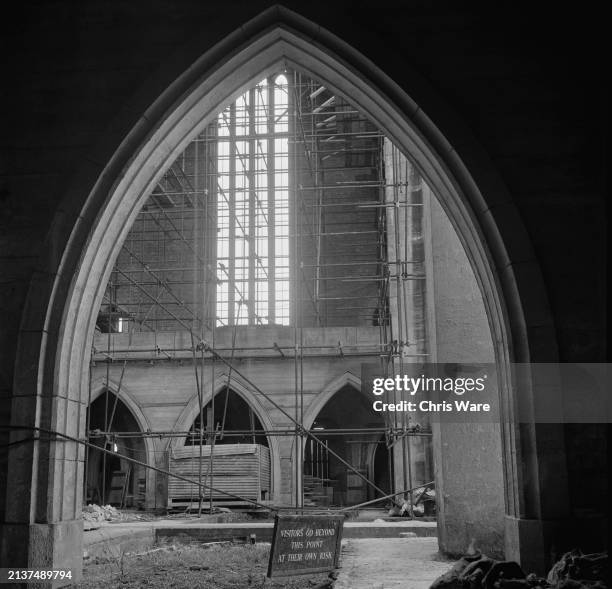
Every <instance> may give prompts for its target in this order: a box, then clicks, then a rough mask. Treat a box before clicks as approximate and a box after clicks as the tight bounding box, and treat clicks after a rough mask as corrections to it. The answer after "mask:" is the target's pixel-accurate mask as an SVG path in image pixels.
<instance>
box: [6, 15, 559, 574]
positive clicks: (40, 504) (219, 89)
mask: <svg viewBox="0 0 612 589" xmlns="http://www.w3.org/2000/svg"><path fill="white" fill-rule="evenodd" d="M201 43H206V41H205V40H198V41H196V42H195V44H193V43H192V44H189V45H186V46H185V47H184V48H183V61H182V62H181V63H182V64H183V66H179V70H180V71H176V69H177V65H176V64H177V62H176V61H173V60H169V61H168V64H167V66H165V67H166V69H163V68H162V70H160V72H158V74H157V77H156V76H153V77H152V80H151V82H150V84H149V85H147V86H146V87H145V88H143V90H142V93H141V94H140V95H139V96H137V97H135V98H134V101H133V102H132V103H130V104H128V105H126V107H125V109H124V110H123V111H122V112H121V114H120V115H118V117H117V119H116V120H115V121H113V123H112V124H110V125H109V126H108V133H107V135H105V136H104V137H103V138H102V139H101V140H100V142H99V143H98V145H97V147H96V148H95V150H94V151H93V152H92V153H90V155H89V157H88V158H87V159H86V160H85V163H84V164H83V166H82V167H81V168H79V170H78V171H77V172H76V174H75V177H74V179H73V182H72V184H71V187H70V188H69V189H68V191H67V194H66V196H65V199H64V200H63V203H62V206H61V209H60V210H59V212H58V213H57V214H56V216H55V218H54V220H53V223H52V228H51V231H50V233H49V235H48V237H47V241H46V244H47V247H46V248H45V254H44V256H43V257H42V258H41V260H40V265H39V271H37V272H35V273H34V275H33V277H32V281H31V286H30V289H29V292H28V296H27V300H26V305H25V308H24V312H23V316H22V322H21V326H20V332H19V338H18V342H17V360H16V366H15V375H16V377H15V382H14V391H13V395H14V396H13V403H12V411H11V419H12V422H13V423H20V424H23V425H27V427H47V429H49V430H53V431H58V432H64V433H65V435H71V436H72V437H74V438H78V437H79V435H80V434H81V433H82V431H83V424H84V414H85V413H84V412H85V410H86V406H85V402H84V391H86V390H87V386H88V382H87V371H86V370H85V369H84V367H86V366H87V363H88V360H89V352H90V347H89V343H90V341H91V336H92V334H93V329H94V324H95V316H96V313H97V310H98V307H99V304H100V301H101V299H102V291H103V289H104V287H105V284H106V281H107V279H108V276H109V273H110V271H111V269H112V265H113V263H114V260H115V258H116V255H117V253H118V251H119V248H120V245H121V243H122V242H123V240H124V238H125V236H126V235H127V232H128V231H129V228H130V226H131V224H132V221H133V220H134V218H135V216H136V215H137V214H138V211H139V210H140V208H141V206H142V204H143V203H144V200H145V199H146V198H147V196H148V194H149V192H150V190H151V188H152V187H153V186H154V184H155V183H156V182H157V180H158V178H159V177H160V175H161V174H162V173H163V171H164V170H165V168H166V167H167V166H168V165H169V164H170V163H171V162H172V161H173V159H174V157H175V156H176V155H178V153H180V151H181V150H182V149H183V148H184V146H185V145H186V143H187V142H188V141H189V140H190V138H191V137H193V135H194V134H196V133H197V132H198V130H199V129H201V128H203V127H204V126H205V125H206V124H207V123H208V121H209V120H210V119H211V117H212V116H214V115H215V114H216V112H217V111H218V110H219V106H220V105H221V104H222V103H223V102H224V101H227V100H228V99H230V98H231V97H233V96H235V95H237V94H238V93H239V92H240V91H241V90H242V89H243V88H244V86H245V85H247V84H249V83H250V82H251V81H253V79H256V78H257V77H259V76H261V75H262V74H264V73H266V72H268V71H270V70H272V69H274V68H277V67H279V65H283V64H285V65H289V66H291V67H296V68H298V69H300V70H302V71H305V72H307V73H311V74H314V75H315V77H317V78H319V79H321V80H322V81H323V82H325V83H327V84H329V85H330V87H331V88H333V89H334V90H335V91H337V92H338V93H340V94H341V95H343V96H350V97H351V100H352V102H353V103H355V104H356V106H358V107H359V108H360V109H362V110H363V111H364V112H366V113H367V114H368V115H369V116H370V117H371V118H372V119H373V120H374V121H375V122H376V123H377V124H378V125H379V126H380V127H381V128H382V129H384V130H385V132H386V133H388V134H389V136H390V138H392V139H393V141H394V142H396V144H397V145H399V146H400V147H401V149H402V150H403V151H405V152H407V153H408V152H410V153H411V154H415V160H416V163H417V165H418V166H419V168H420V170H421V172H422V173H423V175H424V177H425V178H426V179H427V181H428V183H429V184H430V185H431V186H432V188H433V189H434V190H435V191H436V194H437V195H438V196H439V198H440V201H441V202H442V204H443V206H444V208H445V209H446V211H447V213H448V215H449V217H450V218H451V219H452V220H453V222H454V224H455V228H456V229H457V232H458V234H459V236H460V238H461V241H462V243H463V245H464V247H465V249H466V252H467V254H468V257H469V259H470V262H471V264H472V265H473V267H474V269H475V274H476V277H477V281H478V284H479V286H480V288H481V290H482V291H483V293H485V296H484V300H485V301H486V305H487V314H488V319H489V323H490V325H491V330H492V332H493V334H494V342H495V344H496V354H497V359H498V362H500V363H504V364H505V363H507V362H509V361H510V360H512V359H514V360H516V361H522V362H527V361H537V358H538V356H537V354H538V350H546V353H552V354H554V350H555V349H556V345H555V339H554V331H553V329H552V321H551V319H550V313H549V310H548V302H547V299H546V294H545V289H544V288H543V281H542V279H541V275H540V273H539V268H538V266H537V264H536V262H535V258H534V256H533V253H532V250H531V246H530V245H529V239H528V237H527V234H526V231H525V229H524V227H523V225H522V223H521V221H520V218H519V216H518V214H517V213H516V210H515V208H514V206H513V205H512V204H511V202H510V199H509V198H508V196H507V192H506V189H505V187H504V186H503V183H502V182H501V181H500V180H499V178H498V177H497V175H496V173H495V172H494V170H493V169H492V166H491V164H490V162H489V161H488V159H487V158H486V156H484V155H483V153H482V150H480V148H479V147H478V145H477V143H476V142H475V141H473V140H472V139H470V137H471V136H470V134H469V133H468V132H466V131H465V128H464V127H463V126H462V125H461V124H460V123H459V122H458V121H457V120H456V119H454V118H453V116H452V113H451V112H450V110H449V109H447V108H446V107H444V106H443V105H441V103H440V101H439V100H438V99H437V98H436V96H435V94H434V93H433V92H431V91H430V90H429V88H428V87H427V86H426V85H425V84H424V83H423V82H422V80H420V78H419V77H418V76H417V75H416V73H415V75H414V76H413V80H414V86H415V88H417V89H418V91H419V93H420V104H417V103H416V102H415V101H414V100H413V99H411V98H409V96H408V92H407V89H405V88H401V87H399V86H398V85H397V84H395V83H394V82H393V81H392V80H391V79H390V78H389V77H388V76H386V74H384V72H383V71H382V70H381V69H380V68H379V67H377V66H376V65H375V64H373V63H372V62H370V61H369V60H367V59H366V58H364V57H363V56H362V55H360V54H359V52H358V51H356V50H355V49H353V48H351V47H349V46H348V45H346V44H345V43H343V42H342V41H341V40H339V39H338V38H337V37H335V36H334V35H333V34H331V33H330V32H329V31H326V30H324V29H322V28H321V27H318V26H317V25H315V24H313V23H311V22H310V21H307V20H306V19H304V18H302V17H300V16H299V15H297V14H295V13H293V12H291V11H289V10H286V9H284V8H281V7H278V6H275V7H272V8H270V9H268V10H266V11H265V12H263V13H262V14H261V15H259V16H258V17H256V18H255V19H253V20H251V21H250V22H249V23H247V24H245V25H244V26H242V27H240V28H239V29H237V30H236V31H235V32H234V33H232V34H230V35H228V36H227V37H226V38H225V39H224V40H223V41H221V42H220V43H219V44H218V45H216V46H215V47H213V48H210V47H203V48H202V46H201V45H200V44H201ZM202 49H204V50H202ZM198 56H201V57H198ZM186 62H189V63H191V65H190V66H189V67H187V68H186V69H185V67H184V65H185V63H186ZM168 79H171V80H174V82H173V83H172V84H170V85H169V86H168V82H167V80H168ZM159 88H164V89H163V91H161V92H160V90H159ZM421 104H426V106H427V107H426V108H423V107H421ZM134 113H136V114H134ZM434 120H435V121H436V122H434ZM530 327H537V328H538V329H537V330H536V329H532V330H531V331H530V330H529V328H530ZM551 350H552V352H550V351H551ZM32 367H34V369H32ZM502 394H504V395H506V399H507V401H506V402H507V406H508V408H510V410H511V408H512V398H511V396H512V389H511V383H510V381H509V380H508V381H507V382H505V383H504V384H503V386H502ZM517 436H518V434H516V433H512V432H511V433H510V434H509V437H508V440H507V444H508V449H507V458H508V460H507V461H505V462H507V465H506V469H507V478H508V480H510V481H513V485H514V488H513V490H511V492H512V493H513V494H514V495H515V496H513V497H512V498H511V499H510V504H511V508H510V513H514V514H516V515H517V516H518V515H520V504H521V500H520V495H521V493H522V492H523V491H522V490H521V488H522V484H521V482H520V481H519V477H518V476H517V475H516V472H517V471H519V470H520V466H519V465H520V461H521V452H520V443H519V442H520V441H519V440H518V437H517ZM82 460H83V457H82V455H81V454H80V453H79V452H78V451H77V450H76V449H74V448H71V447H70V445H68V444H52V445H51V448H48V449H47V448H43V447H42V446H40V447H39V446H38V445H36V444H33V445H28V446H27V447H26V446H23V445H22V446H19V447H17V448H15V449H14V450H13V451H11V453H10V455H9V480H18V481H21V487H22V490H23V492H22V493H20V494H19V496H17V494H13V493H10V492H9V493H8V498H7V513H8V514H10V517H11V522H9V524H7V526H5V530H4V533H3V536H4V548H3V550H5V549H6V546H7V544H6V542H7V538H9V537H10V536H11V534H13V535H14V534H17V535H18V536H19V537H20V538H23V541H22V542H21V544H20V543H19V542H14V543H13V545H12V546H11V547H10V548H11V549H12V550H13V551H15V550H16V551H17V552H16V553H15V554H28V551H29V549H28V548H27V547H28V546H30V545H31V543H33V542H34V543H35V540H34V539H33V538H34V536H35V535H36V534H43V535H44V534H46V533H47V531H45V530H46V528H45V529H43V527H44V525H56V524H57V525H58V526H59V525H60V524H61V525H64V524H65V526H64V527H65V528H66V530H64V531H65V533H67V534H69V535H71V537H74V538H75V540H74V554H73V553H72V552H70V551H68V552H69V553H70V554H68V555H67V556H66V557H65V558H68V559H70V558H72V559H77V560H78V559H79V558H80V556H78V558H77V555H78V548H77V547H78V543H79V542H80V540H79V533H78V524H79V522H78V520H77V519H76V518H77V517H78V515H77V514H78V513H79V512H80V505H81V485H80V484H79V477H82ZM79 469H80V470H79ZM60 489H62V490H63V491H64V492H62V493H60V492H58V491H59V490H60ZM34 524H36V525H37V526H39V527H40V526H43V527H40V530H39V528H36V530H37V531H35V530H34V529H32V530H30V531H26V532H24V531H23V530H24V526H26V527H27V526H33V525H34ZM11 526H12V527H11ZM60 527H61V526H60ZM13 528H14V529H13ZM50 533H51V532H50ZM53 533H55V532H53ZM58 533H60V532H58ZM62 533H63V532H62ZM24 534H25V535H24ZM31 534H33V535H32V536H31ZM32 545H33V544H32ZM46 545H47V546H48V547H52V546H53V545H54V544H53V541H50V542H48V543H47V544H46ZM71 545H72V544H71ZM50 549H52V548H50ZM43 552H44V550H43V551H42V552H41V553H38V552H37V553H36V554H31V555H30V556H28V559H29V560H28V566H35V565H36V564H37V563H39V562H40V563H44V564H47V561H48V558H55V557H50V556H49V554H46V553H45V554H43ZM11 554H12V553H11ZM16 558H17V557H16ZM18 560H19V562H21V561H22V557H21V556H19V559H18ZM16 562H17V560H16ZM75 566H76V565H75Z"/></svg>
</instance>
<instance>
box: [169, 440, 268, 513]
mask: <svg viewBox="0 0 612 589" xmlns="http://www.w3.org/2000/svg"><path fill="white" fill-rule="evenodd" d="M210 452H211V446H203V447H202V483H204V484H207V485H210V484H211V479H210V476H208V477H207V476H206V475H207V473H208V471H209V468H210ZM199 462H200V447H199V446H183V447H181V448H178V449H175V450H174V451H172V452H171V454H170V461H169V470H170V472H172V473H176V474H178V475H181V476H184V477H187V478H189V479H192V480H194V481H197V480H198V476H199ZM212 474H213V480H212V486H213V487H215V489H217V490H219V491H225V492H227V493H232V494H233V495H238V496H239V497H244V498H246V499H252V500H254V501H261V500H262V499H263V498H269V494H270V450H269V449H268V448H267V447H266V446H262V445H260V444H219V445H217V446H215V447H214V451H213V461H212ZM203 492H204V496H205V497H206V498H207V499H208V498H209V497H210V490H209V489H204V491H203ZM212 497H213V501H214V502H217V503H218V504H220V503H221V502H223V504H225V505H227V504H229V503H232V502H235V503H236V504H248V502H246V501H240V500H239V499H233V498H231V497H228V496H227V495H224V494H223V493H219V492H218V491H213V494H212ZM197 500H198V486H197V485H194V484H192V483H188V482H186V481H183V480H180V479H176V478H174V477H168V507H176V506H179V505H185V503H189V502H191V501H195V502H197Z"/></svg>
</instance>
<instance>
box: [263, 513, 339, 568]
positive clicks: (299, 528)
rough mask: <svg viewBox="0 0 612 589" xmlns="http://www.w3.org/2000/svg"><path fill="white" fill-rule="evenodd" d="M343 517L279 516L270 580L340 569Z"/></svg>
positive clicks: (276, 520)
mask: <svg viewBox="0 0 612 589" xmlns="http://www.w3.org/2000/svg"><path fill="white" fill-rule="evenodd" d="M343 525H344V516H342V515H277V516H276V518H275V520H274V535H273V536H272V548H271V550H270V560H269V562H268V577H287V576H290V575H306V574H314V573H324V572H327V571H332V570H334V569H335V568H337V567H338V562H339V559H340V543H341V541H342V528H343Z"/></svg>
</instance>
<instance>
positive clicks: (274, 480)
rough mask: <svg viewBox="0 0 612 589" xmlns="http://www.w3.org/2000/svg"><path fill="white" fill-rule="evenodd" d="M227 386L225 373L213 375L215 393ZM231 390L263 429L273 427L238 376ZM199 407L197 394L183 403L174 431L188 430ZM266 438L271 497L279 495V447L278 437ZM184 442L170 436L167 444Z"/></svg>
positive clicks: (206, 397)
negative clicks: (244, 402)
mask: <svg viewBox="0 0 612 589" xmlns="http://www.w3.org/2000/svg"><path fill="white" fill-rule="evenodd" d="M226 386H227V374H224V373H220V374H218V375H217V376H216V377H215V381H214V385H213V389H214V391H215V395H218V394H219V393H220V392H221V391H222V390H224V389H225V387H226ZM207 388H208V391H207V392H205V393H204V395H203V399H202V401H203V403H204V405H206V404H207V403H208V402H209V401H210V400H211V399H212V392H211V390H210V387H207ZM230 388H231V389H232V391H234V392H235V393H237V394H238V395H240V396H241V397H242V398H243V399H244V400H245V401H246V403H248V405H249V406H250V407H251V408H252V409H253V411H254V412H255V415H257V419H259V421H260V422H261V424H262V425H263V427H264V429H266V430H271V429H274V424H273V423H272V420H271V419H270V415H269V413H268V412H267V411H266V409H265V407H264V406H263V404H262V403H261V401H260V399H259V398H258V395H257V394H255V393H253V392H252V391H251V390H250V388H249V387H248V386H247V385H245V384H243V383H242V382H241V380H240V378H239V377H237V376H236V375H233V377H232V382H231V387H230ZM199 409H200V403H199V401H198V397H197V395H194V396H193V397H191V399H190V400H189V402H188V403H187V404H186V405H185V407H184V409H183V410H182V411H181V414H180V415H179V416H178V417H177V419H176V423H175V424H174V430H175V431H188V430H189V428H190V427H191V424H192V423H193V421H194V419H195V418H196V416H197V415H198V412H199ZM267 438H268V447H269V448H270V467H271V472H270V479H271V480H270V488H271V489H272V497H279V496H280V492H281V487H280V484H281V477H280V448H279V444H278V439H277V438H276V437H275V436H267ZM184 443H185V438H183V437H175V438H171V440H170V443H169V445H168V449H169V450H170V451H172V450H174V449H176V448H179V447H181V446H183V444H184Z"/></svg>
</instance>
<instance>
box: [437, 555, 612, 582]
mask: <svg viewBox="0 0 612 589" xmlns="http://www.w3.org/2000/svg"><path fill="white" fill-rule="evenodd" d="M607 579H608V553H607V552H600V553H595V554H583V553H582V552H581V551H580V550H572V551H571V552H567V553H566V554H564V555H563V556H562V557H561V559H560V560H559V561H558V562H557V563H555V565H554V566H553V567H552V569H551V570H550V572H549V573H548V575H547V576H546V578H543V577H538V576H537V575H535V574H534V573H530V574H525V573H524V572H523V570H522V569H521V567H520V566H519V565H518V564H517V563H516V562H511V561H500V560H494V559H492V558H489V557H487V556H484V555H482V554H480V553H479V554H475V555H466V556H464V557H463V558H461V559H460V560H459V561H458V562H457V563H456V564H455V566H453V568H452V569H451V570H450V571H448V572H447V573H445V574H444V575H442V576H441V577H438V578H437V579H436V580H435V581H434V582H433V583H432V585H431V587H430V589H607V584H606V583H607Z"/></svg>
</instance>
